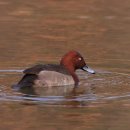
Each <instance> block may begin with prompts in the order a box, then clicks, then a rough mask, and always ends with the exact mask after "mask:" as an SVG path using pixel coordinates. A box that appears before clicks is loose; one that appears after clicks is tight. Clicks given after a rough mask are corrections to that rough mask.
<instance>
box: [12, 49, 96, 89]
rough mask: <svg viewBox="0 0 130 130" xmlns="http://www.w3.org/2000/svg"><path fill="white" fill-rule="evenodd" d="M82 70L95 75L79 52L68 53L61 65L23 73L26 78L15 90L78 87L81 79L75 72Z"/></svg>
mask: <svg viewBox="0 0 130 130" xmlns="http://www.w3.org/2000/svg"><path fill="white" fill-rule="evenodd" d="M77 69H82V70H84V71H87V72H89V73H92V74H95V71H94V70H92V69H90V68H89V67H88V66H87V65H86V63H85V60H84V58H83V57H82V56H81V54H80V53H79V52H77V51H69V52H68V53H66V54H65V55H64V56H63V57H62V59H61V61H60V64H45V65H44V64H39V65H35V66H33V67H31V68H28V69H26V70H24V71H23V73H24V76H23V77H22V79H21V80H20V81H19V82H18V84H17V85H14V86H13V87H14V88H17V89H21V88H24V87H32V86H34V85H35V86H46V87H47V86H64V85H74V86H78V84H79V78H78V76H77V74H76V73H75V71H76V70H77Z"/></svg>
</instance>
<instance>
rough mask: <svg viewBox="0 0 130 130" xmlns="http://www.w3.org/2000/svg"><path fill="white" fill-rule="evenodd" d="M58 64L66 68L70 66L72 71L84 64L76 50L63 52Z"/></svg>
mask: <svg viewBox="0 0 130 130" xmlns="http://www.w3.org/2000/svg"><path fill="white" fill-rule="evenodd" d="M60 64H61V65H64V66H65V67H67V68H71V70H72V71H75V70H76V69H82V68H83V67H84V66H86V63H85V61H84V59H83V57H82V56H81V55H80V54H79V53H78V52H76V51H70V52H68V53H67V54H65V55H64V56H63V58H62V59H61V62H60Z"/></svg>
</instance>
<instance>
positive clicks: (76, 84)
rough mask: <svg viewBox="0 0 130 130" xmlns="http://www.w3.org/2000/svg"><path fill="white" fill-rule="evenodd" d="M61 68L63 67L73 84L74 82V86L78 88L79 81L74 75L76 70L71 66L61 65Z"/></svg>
mask: <svg viewBox="0 0 130 130" xmlns="http://www.w3.org/2000/svg"><path fill="white" fill-rule="evenodd" d="M63 66H64V67H65V69H66V70H67V71H68V72H69V73H70V74H71V75H72V77H73V79H74V82H75V86H78V83H79V79H78V76H77V75H76V73H75V71H76V69H75V68H74V67H73V65H71V64H69V65H65V64H63Z"/></svg>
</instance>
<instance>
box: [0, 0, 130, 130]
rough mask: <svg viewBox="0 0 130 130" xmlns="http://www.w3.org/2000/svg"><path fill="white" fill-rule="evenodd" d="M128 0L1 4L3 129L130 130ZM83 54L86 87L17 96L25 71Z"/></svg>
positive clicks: (82, 77)
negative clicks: (73, 53) (88, 71)
mask: <svg viewBox="0 0 130 130" xmlns="http://www.w3.org/2000/svg"><path fill="white" fill-rule="evenodd" d="M129 5H130V0H125V1H122V0H109V1H108V0H100V1H98V0H89V1H87V0H80V1H76V0H68V1H67V0H27V1H24V0H0V105H1V107H0V113H1V114H0V129H1V130H70V129H75V130H129V129H130V125H129V120H130V43H129V42H130V36H129V34H130V7H129ZM69 50H77V51H79V52H80V53H81V54H82V55H83V56H84V58H85V60H86V62H87V63H88V65H89V66H91V67H92V68H94V69H95V70H96V72H97V73H96V75H89V74H86V73H85V72H82V71H78V72H77V73H78V75H79V78H80V81H81V82H80V85H79V87H78V88H77V89H76V90H73V87H72V86H67V87H55V88H48V89H47V88H44V89H43V90H42V91H41V90H39V92H41V93H40V95H39V96H24V95H22V94H21V93H17V92H13V90H12V89H11V85H12V84H15V83H16V82H18V80H19V79H20V78H21V77H22V73H21V71H22V70H23V69H25V68H27V67H29V66H32V65H34V64H36V63H58V61H59V60H60V58H61V57H62V55H63V54H64V53H66V52H67V51H69Z"/></svg>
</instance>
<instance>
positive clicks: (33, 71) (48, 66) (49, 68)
mask: <svg viewBox="0 0 130 130" xmlns="http://www.w3.org/2000/svg"><path fill="white" fill-rule="evenodd" d="M44 70H47V71H56V72H59V73H63V74H67V75H70V73H69V72H68V71H67V70H66V69H65V68H64V67H63V66H61V65H57V64H46V65H42V64H39V65H35V66H33V67H31V68H28V69H26V70H24V71H23V73H25V74H39V72H40V71H44Z"/></svg>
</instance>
